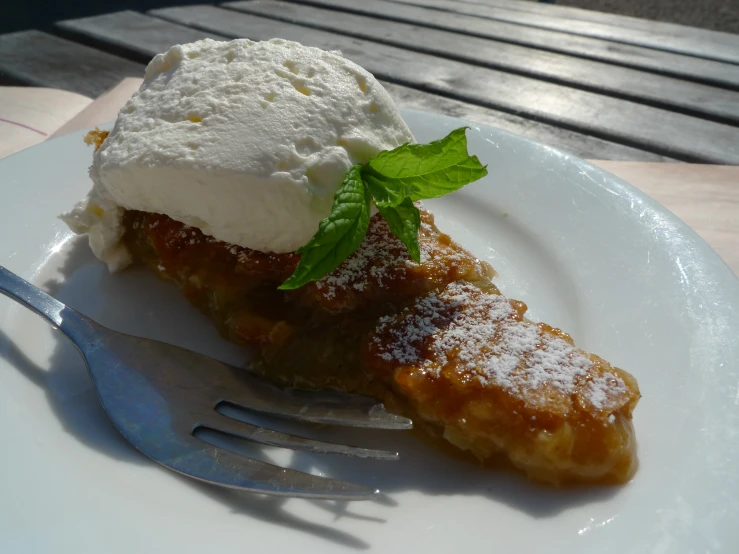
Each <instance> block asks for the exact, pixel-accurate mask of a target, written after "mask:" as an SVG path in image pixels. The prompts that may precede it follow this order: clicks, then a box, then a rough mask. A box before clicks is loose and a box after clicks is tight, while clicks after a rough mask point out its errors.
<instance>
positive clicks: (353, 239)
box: [279, 165, 370, 290]
mask: <svg viewBox="0 0 739 554" xmlns="http://www.w3.org/2000/svg"><path fill="white" fill-rule="evenodd" d="M361 168H362V166H359V165H355V166H354V167H352V168H351V169H350V170H349V171H348V172H347V174H346V175H345V176H344V181H343V182H342V183H341V186H340V187H339V190H337V191H336V195H335V196H334V202H333V205H332V206H331V213H330V214H329V216H328V217H327V218H325V219H323V220H321V223H319V225H318V231H317V232H316V234H315V235H314V236H313V238H312V239H310V241H309V242H308V243H307V244H306V245H304V246H301V247H300V248H299V249H298V254H302V256H301V257H300V263H298V267H297V268H296V269H295V272H294V273H293V274H292V275H291V276H290V277H289V278H288V279H287V281H285V282H284V283H282V285H280V287H279V289H280V290H292V289H297V288H300V287H302V286H303V285H305V284H307V283H309V282H311V281H317V280H318V279H320V278H321V277H323V276H324V275H326V274H327V273H331V272H332V271H333V270H335V269H336V268H337V267H339V265H341V262H343V261H344V260H345V259H346V258H348V257H349V256H350V255H351V254H352V253H354V251H355V250H356V249H357V248H359V246H360V245H361V244H362V241H363V240H364V236H365V235H366V234H367V229H368V228H369V218H370V194H369V191H368V190H367V187H366V186H365V185H364V183H363V182H362V175H361Z"/></svg>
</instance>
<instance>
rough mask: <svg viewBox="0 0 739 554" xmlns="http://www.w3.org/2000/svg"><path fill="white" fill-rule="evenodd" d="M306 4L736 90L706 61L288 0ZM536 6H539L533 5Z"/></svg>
mask: <svg viewBox="0 0 739 554" xmlns="http://www.w3.org/2000/svg"><path fill="white" fill-rule="evenodd" d="M290 1H294V2H299V3H302V4H306V5H315V6H323V7H328V8H333V9H336V10H343V11H348V12H352V13H358V14H364V15H370V16H372V17H377V18H382V19H389V20H393V21H401V22H406V23H412V24H414V25H423V26H425V27H432V28H436V29H442V30H447V31H454V32H457V33H461V34H465V35H471V36H477V37H481V38H489V39H493V40H497V41H501V42H509V43H511V44H519V45H522V46H531V47H534V48H538V49H541V50H547V51H550V52H559V53H562V54H569V55H573V56H578V57H581V58H586V59H592V60H597V61H604V62H609V63H612V64H618V65H623V66H625V67H632V68H635V69H644V70H648V71H651V72H653V73H660V74H664V75H670V76H673V77H679V78H681V79H687V80H691V81H696V82H702V83H706V84H711V85H716V86H722V87H727V88H732V89H735V90H737V89H739V71H737V70H736V67H735V66H734V65H733V64H727V63H723V62H716V61H712V60H705V59H702V58H696V57H693V56H685V55H682V54H675V53H672V52H663V51H660V50H653V49H651V48H644V47H641V46H633V45H630V44H617V43H614V42H610V41H606V40H601V39H595V38H590V37H583V36H579V35H572V34H569V33H563V32H560V31H550V30H548V29H540V28H538V27H527V26H523V25H518V24H516V23H508V22H505V21H495V20H492V19H483V18H479V17H475V16H471V15H465V14H455V15H454V16H452V17H450V16H449V14H448V13H446V12H443V11H439V10H436V9H431V8H425V7H421V6H413V5H410V4H400V3H398V2H393V1H388V0H290ZM537 5H538V4H537Z"/></svg>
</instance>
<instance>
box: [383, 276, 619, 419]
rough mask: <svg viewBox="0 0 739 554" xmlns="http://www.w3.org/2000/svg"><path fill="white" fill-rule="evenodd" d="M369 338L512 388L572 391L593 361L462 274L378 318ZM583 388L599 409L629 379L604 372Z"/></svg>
mask: <svg viewBox="0 0 739 554" xmlns="http://www.w3.org/2000/svg"><path fill="white" fill-rule="evenodd" d="M373 340H374V343H375V347H376V348H377V351H378V353H379V356H380V357H381V358H382V359H383V360H385V361H386V362H395V363H398V364H402V365H409V364H412V365H418V366H420V367H423V368H425V369H426V370H427V371H430V372H433V373H435V374H437V375H438V374H440V373H441V372H442V370H444V368H445V367H448V364H450V363H451V364H454V365H453V367H455V368H456V370H457V371H459V370H463V371H469V372H471V373H473V374H474V375H475V376H476V378H478V379H479V380H480V381H481V382H483V383H484V384H487V383H493V384H495V385H497V386H499V387H501V388H503V389H505V390H508V391H511V392H514V393H522V392H526V391H532V390H544V391H546V390H551V389H555V390H556V391H559V392H561V393H562V394H564V395H571V394H573V393H574V392H575V391H576V390H577V389H578V388H581V385H585V382H586V381H587V379H586V377H587V376H588V370H589V369H590V368H591V366H592V365H593V364H592V362H591V361H590V359H589V358H588V357H587V355H585V354H584V353H583V352H582V351H580V350H579V349H577V348H575V347H574V346H573V345H571V344H570V343H569V342H567V341H566V340H564V339H562V338H560V337H558V336H556V335H554V334H552V333H549V332H545V331H543V330H542V329H541V328H540V327H539V326H538V325H536V324H534V323H530V322H527V321H524V320H522V318H521V317H520V316H519V315H518V313H517V312H516V310H514V309H513V307H512V306H511V304H510V302H509V301H508V299H506V298H505V297H504V296H502V295H499V294H493V293H489V292H484V291H482V290H481V289H480V288H478V287H476V286H474V285H472V284H470V283H465V282H463V281H462V282H454V283H451V284H450V285H449V286H448V287H447V288H446V289H444V290H443V291H441V292H438V293H430V294H427V295H425V296H423V297H420V298H418V299H416V301H415V302H414V304H413V305H412V306H411V307H410V308H406V309H405V310H404V311H403V312H402V313H401V314H400V315H399V316H388V317H384V318H381V319H380V320H379V322H378V325H377V327H376V335H375V338H374V339H373ZM584 390H585V394H586V395H587V397H588V398H589V399H590V401H591V403H592V404H593V405H594V406H595V407H596V408H599V409H601V408H603V407H606V405H607V399H608V398H609V397H610V396H611V395H612V394H614V393H618V392H620V391H622V390H623V391H625V390H626V386H625V384H624V383H623V381H622V380H621V379H619V378H618V377H616V376H615V375H613V374H610V373H608V374H604V375H601V376H598V377H596V378H594V379H592V380H589V381H587V385H586V386H585V388H584ZM545 396H546V395H545Z"/></svg>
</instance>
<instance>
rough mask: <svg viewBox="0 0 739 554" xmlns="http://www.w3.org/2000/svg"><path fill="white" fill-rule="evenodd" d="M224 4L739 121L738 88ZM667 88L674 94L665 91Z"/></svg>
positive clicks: (370, 22)
mask: <svg viewBox="0 0 739 554" xmlns="http://www.w3.org/2000/svg"><path fill="white" fill-rule="evenodd" d="M224 6H225V7H229V8H233V9H238V10H241V11H244V12H246V13H252V14H256V15H264V16H266V17H271V18H274V19H279V20H281V21H288V22H291V23H297V24H300V25H309V26H311V27H315V28H317V29H323V30H327V31H333V32H337V33H344V34H348V35H351V36H356V37H360V38H365V39H367V40H373V41H378V42H382V43H383V44H390V45H393V46H399V47H401V48H408V49H411V50H417V51H419V52H425V53H429V54H435V55H438V56H444V57H447V58H451V59H456V60H459V61H463V62H467V63H472V64H476V65H481V66H483V67H490V68H493V69H502V70H504V71H507V72H512V73H517V74H520V75H527V76H530V77H535V78H537V79H543V80H546V81H550V82H554V83H560V84H564V85H567V86H573V87H575V88H581V89H583V90H590V91H593V92H597V93H599V94H608V95H610V96H615V97H619V98H626V99H629V100H634V101H637V102H642V103H645V104H649V105H652V106H657V107H661V108H666V109H671V110H675V111H679V112H681V113H686V114H690V115H695V116H697V117H703V118H706V119H711V120H713V121H719V122H721V123H730V124H734V125H737V124H739V92H735V91H729V90H724V89H718V88H715V87H710V86H707V85H700V84H697V83H689V82H686V81H682V80H680V79H675V78H672V77H665V76H663V75H654V74H651V73H645V72H643V71H638V70H635V69H629V68H626V67H614V66H612V65H610V64H607V63H603V62H595V61H591V60H583V59H580V58H573V57H571V56H565V55H563V54H554V53H551V52H545V51H542V50H533V49H531V48H526V47H523V46H517V45H513V44H506V43H500V42H494V41H491V40H487V39H482V38H477V37H470V36H464V35H460V34H457V33H451V32H449V31H440V30H436V29H426V28H422V27H418V26H416V25H410V24H407V23H398V22H394V21H383V20H380V19H374V18H371V17H367V16H362V15H357V14H352V13H346V12H341V11H335V10H329V9H323V8H317V7H315V6H305V5H300V4H288V3H285V2H279V1H276V0H250V1H247V2H229V3H227V4H224ZM666 90H669V91H670V94H665V91H666Z"/></svg>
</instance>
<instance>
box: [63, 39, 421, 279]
mask: <svg viewBox="0 0 739 554" xmlns="http://www.w3.org/2000/svg"><path fill="white" fill-rule="evenodd" d="M406 142H414V139H413V135H412V134H411V132H410V130H409V129H408V126H407V125H406V124H405V122H404V121H403V119H402V118H401V116H400V113H399V111H398V109H397V107H396V106H395V104H394V103H393V101H392V99H391V98H390V95H389V94H388V93H387V91H385V89H384V88H383V87H382V85H380V84H379V83H378V82H377V81H376V80H375V78H374V77H373V76H372V75H371V74H370V73H368V72H367V71H365V70H364V69H362V68H361V67H359V66H358V65H356V64H354V63H352V62H350V61H349V60H347V59H345V58H344V57H342V55H341V53H340V52H327V51H324V50H320V49H318V48H311V47H306V46H303V45H301V44H298V43H295V42H289V41H285V40H280V39H273V40H269V41H264V42H253V41H250V40H245V39H240V40H233V41H231V42H218V41H213V40H210V39H206V40H202V41H199V42H195V43H192V44H183V45H179V46H174V47H172V48H171V49H170V50H169V51H168V52H166V53H165V54H159V55H157V56H156V57H155V58H154V59H153V60H152V61H151V63H150V64H149V66H148V67H147V69H146V77H145V80H144V83H143V84H142V85H141V88H140V90H139V91H138V92H137V93H136V94H135V95H134V96H133V98H131V100H130V101H129V102H128V103H127V104H126V105H125V106H124V107H123V109H122V110H121V112H120V114H119V115H118V119H117V121H116V123H115V126H114V127H113V130H112V131H111V133H110V135H109V136H108V137H107V139H106V140H105V142H104V143H103V144H102V146H101V147H100V148H99V150H97V151H96V152H95V154H94V157H93V164H92V167H91V168H90V177H91V178H92V181H93V187H92V190H91V191H90V193H89V195H88V196H87V198H85V199H83V200H82V201H81V202H79V203H78V204H77V206H75V208H74V209H73V210H72V211H71V212H69V213H66V214H62V216H61V218H62V219H63V220H64V221H65V222H66V223H67V224H68V225H69V226H70V228H71V229H72V230H73V231H75V232H77V233H80V234H83V233H87V234H88V235H89V241H90V246H91V248H92V250H93V252H94V253H95V255H96V256H97V257H98V258H100V259H101V260H102V261H104V262H106V263H107V264H108V266H109V268H110V269H111V270H113V271H115V270H117V269H120V268H122V267H125V266H126V265H127V264H128V263H129V262H130V255H129V254H128V252H127V250H126V248H125V246H123V244H122V243H121V238H122V236H123V228H122V225H121V217H122V214H123V212H124V209H131V210H141V211H147V212H157V213H162V214H166V215H168V216H169V217H171V218H173V219H176V220H177V221H180V222H182V223H185V224H188V225H192V226H194V227H197V228H199V229H200V230H202V231H203V232H204V233H206V234H208V235H211V236H213V237H215V238H216V239H219V240H222V241H225V242H229V243H232V244H237V245H239V246H244V247H247V248H251V249H254V250H261V251H265V252H292V251H294V250H296V249H297V248H299V247H300V246H302V245H303V244H305V243H306V242H308V241H309V240H310V238H311V237H312V236H313V234H314V233H315V232H316V230H317V229H318V223H319V222H320V220H321V219H323V218H324V217H326V216H327V215H328V214H329V213H330V211H331V203H332V200H333V196H334V193H335V192H336V190H337V189H338V187H339V186H340V184H341V182H342V180H343V177H344V174H345V173H346V172H347V171H348V170H349V168H350V167H351V166H352V165H354V164H358V163H365V162H367V161H368V160H369V159H370V158H371V157H374V156H376V155H377V154H378V153H379V152H380V151H382V150H389V149H392V148H395V147H397V146H399V145H401V144H403V143H406Z"/></svg>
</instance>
